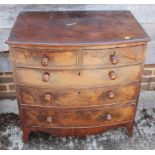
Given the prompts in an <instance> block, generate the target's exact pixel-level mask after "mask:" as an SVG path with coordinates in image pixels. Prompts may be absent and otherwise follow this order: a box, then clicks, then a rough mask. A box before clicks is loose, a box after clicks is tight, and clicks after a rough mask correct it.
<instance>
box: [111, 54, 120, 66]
mask: <svg viewBox="0 0 155 155" xmlns="http://www.w3.org/2000/svg"><path fill="white" fill-rule="evenodd" d="M110 60H111V63H112V64H114V65H115V64H117V63H118V62H119V60H118V58H117V56H116V55H111V57H110Z"/></svg>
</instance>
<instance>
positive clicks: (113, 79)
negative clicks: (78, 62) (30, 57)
mask: <svg viewBox="0 0 155 155" xmlns="http://www.w3.org/2000/svg"><path fill="white" fill-rule="evenodd" d="M133 73H134V74H133ZM16 75H17V82H18V83H23V84H33V85H38V86H50V87H52V88H58V87H63V88H70V87H72V88H75V87H86V86H100V87H101V86H113V85H116V84H117V85H119V84H121V83H122V82H131V81H138V80H139V78H140V65H135V66H126V67H119V68H106V69H96V70H92V69H90V70H59V71H54V70H53V71H51V70H40V69H28V68H17V69H16Z"/></svg>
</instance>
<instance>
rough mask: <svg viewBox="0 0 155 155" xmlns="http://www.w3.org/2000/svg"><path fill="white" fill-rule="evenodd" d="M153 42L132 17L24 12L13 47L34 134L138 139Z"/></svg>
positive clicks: (26, 130) (27, 125)
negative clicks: (118, 133)
mask: <svg viewBox="0 0 155 155" xmlns="http://www.w3.org/2000/svg"><path fill="white" fill-rule="evenodd" d="M148 41H149V37H148V35H147V34H146V33H145V32H144V30H143V28H142V27H141V26H140V25H139V23H138V22H137V21H136V19H135V18H134V17H133V16H132V14H131V13H130V12H129V11H94V12H93V11H82V12H69V11H68V12H22V13H20V14H19V15H18V17H17V20H16V22H15V24H14V26H13V29H12V31H11V33H10V36H9V39H8V40H7V41H6V43H7V44H9V47H10V58H11V62H12V66H13V72H14V80H15V84H16V92H17V100H18V105H19V112H20V124H21V128H22V130H23V140H24V141H25V142H27V141H28V139H29V134H30V132H35V131H43V132H47V133H50V134H53V135H55V136H78V137H82V136H85V135H90V134H97V133H100V132H103V131H106V130H107V129H112V128H116V127H123V126H125V127H127V132H128V135H129V136H131V135H132V129H133V125H134V118H135V114H136V107H137V103H138V97H139V92H140V83H141V75H142V72H143V64H144V59H145V52H146V45H147V42H148Z"/></svg>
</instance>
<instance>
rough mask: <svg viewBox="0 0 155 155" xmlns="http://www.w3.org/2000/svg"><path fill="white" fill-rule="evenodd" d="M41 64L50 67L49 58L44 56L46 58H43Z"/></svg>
mask: <svg viewBox="0 0 155 155" xmlns="http://www.w3.org/2000/svg"><path fill="white" fill-rule="evenodd" d="M41 64H42V65H43V66H47V65H48V58H47V57H46V56H44V57H43V58H42V61H41Z"/></svg>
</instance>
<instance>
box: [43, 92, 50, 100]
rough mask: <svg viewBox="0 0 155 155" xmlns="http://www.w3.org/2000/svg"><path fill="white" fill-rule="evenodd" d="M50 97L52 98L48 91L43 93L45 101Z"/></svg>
mask: <svg viewBox="0 0 155 155" xmlns="http://www.w3.org/2000/svg"><path fill="white" fill-rule="evenodd" d="M51 98H52V96H51V94H50V93H46V94H45V95H44V99H45V101H50V100H51Z"/></svg>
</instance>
